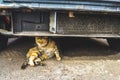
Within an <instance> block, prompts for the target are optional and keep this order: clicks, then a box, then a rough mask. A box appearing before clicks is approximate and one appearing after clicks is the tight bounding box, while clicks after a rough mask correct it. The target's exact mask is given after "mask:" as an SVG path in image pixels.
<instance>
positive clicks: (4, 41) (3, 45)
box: [0, 16, 9, 51]
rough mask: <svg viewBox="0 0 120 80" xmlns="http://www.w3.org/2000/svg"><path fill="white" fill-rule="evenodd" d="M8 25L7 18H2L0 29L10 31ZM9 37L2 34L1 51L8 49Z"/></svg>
mask: <svg viewBox="0 0 120 80" xmlns="http://www.w3.org/2000/svg"><path fill="white" fill-rule="evenodd" d="M8 28H9V27H8V24H7V23H6V22H5V16H0V29H6V30H9V29H8ZM7 43H8V37H6V36H4V35H2V34H0V51H1V50H3V49H5V48H6V47H7Z"/></svg>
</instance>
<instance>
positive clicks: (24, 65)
mask: <svg viewBox="0 0 120 80" xmlns="http://www.w3.org/2000/svg"><path fill="white" fill-rule="evenodd" d="M26 67H28V61H25V62H24V63H23V64H22V66H21V69H26Z"/></svg>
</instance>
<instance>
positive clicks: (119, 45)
mask: <svg viewBox="0 0 120 80" xmlns="http://www.w3.org/2000/svg"><path fill="white" fill-rule="evenodd" d="M107 42H108V44H109V46H110V48H111V49H113V50H120V39H116V38H108V39H107Z"/></svg>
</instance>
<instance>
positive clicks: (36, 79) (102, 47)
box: [0, 38, 120, 80]
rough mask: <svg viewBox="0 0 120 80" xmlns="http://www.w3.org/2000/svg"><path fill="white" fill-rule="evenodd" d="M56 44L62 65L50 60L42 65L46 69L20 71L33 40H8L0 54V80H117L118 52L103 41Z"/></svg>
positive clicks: (119, 79)
mask: <svg viewBox="0 0 120 80" xmlns="http://www.w3.org/2000/svg"><path fill="white" fill-rule="evenodd" d="M68 40H69V42H68ZM12 41H13V40H12ZM57 41H58V42H59V46H60V49H61V53H62V55H63V58H62V61H56V60H55V58H52V59H49V60H46V61H45V63H46V66H38V67H28V68H27V69H25V70H21V69H20V67H21V64H22V63H23V61H24V59H25V54H26V52H27V51H28V49H29V48H30V47H33V46H34V40H33V39H31V38H20V39H15V41H14V42H11V40H10V41H9V42H10V43H9V45H8V47H7V49H5V50H3V51H1V52H0V63H1V64H0V80H120V52H119V51H113V50H111V49H110V48H109V46H108V44H107V42H106V40H104V39H99V40H98V39H88V38H87V39H86V38H72V39H71V38H61V39H57ZM71 42H72V43H71Z"/></svg>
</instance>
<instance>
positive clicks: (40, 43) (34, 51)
mask: <svg viewBox="0 0 120 80" xmlns="http://www.w3.org/2000/svg"><path fill="white" fill-rule="evenodd" d="M35 42H36V44H37V46H36V47H33V48H31V49H29V51H28V53H27V55H26V57H27V60H26V61H25V62H24V63H23V64H22V66H21V69H25V68H26V67H27V66H28V65H30V66H36V65H44V64H43V63H42V61H43V60H46V59H49V58H52V57H53V56H54V55H55V56H56V59H57V60H58V61H60V60H61V57H60V54H59V51H58V47H57V45H56V43H55V41H54V40H52V39H51V38H48V37H35Z"/></svg>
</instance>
